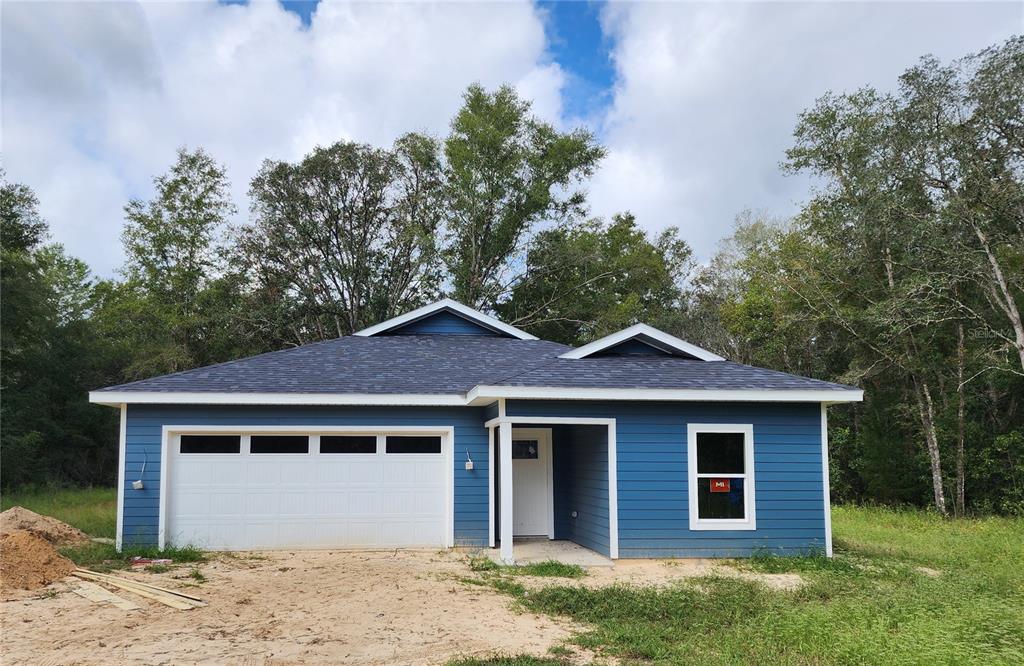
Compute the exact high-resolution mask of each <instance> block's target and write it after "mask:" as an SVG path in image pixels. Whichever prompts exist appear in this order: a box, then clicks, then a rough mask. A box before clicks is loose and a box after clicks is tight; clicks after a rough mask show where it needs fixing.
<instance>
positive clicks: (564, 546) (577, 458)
mask: <svg viewBox="0 0 1024 666" xmlns="http://www.w3.org/2000/svg"><path fill="white" fill-rule="evenodd" d="M502 407H503V406H501V405H499V415H498V417H497V418H494V419H491V420H490V421H487V423H486V426H487V429H488V439H489V450H490V454H491V460H492V461H493V464H492V465H489V470H490V474H489V514H490V546H491V548H492V549H494V550H493V551H492V556H493V557H495V559H498V560H500V561H501V562H503V563H506V564H514V563H520V564H522V563H529V562H531V561H543V560H548V559H555V560H558V561H565V562H567V563H576V564H582V565H584V566H602V565H603V566H608V565H610V564H611V563H612V560H614V559H616V558H618V527H617V525H618V516H617V492H616V485H617V484H616V455H615V419H610V418H609V419H605V418H585V417H579V418H573V417H537V416H523V417H517V416H506V415H505V414H504V413H503V412H504V410H503V409H502Z"/></svg>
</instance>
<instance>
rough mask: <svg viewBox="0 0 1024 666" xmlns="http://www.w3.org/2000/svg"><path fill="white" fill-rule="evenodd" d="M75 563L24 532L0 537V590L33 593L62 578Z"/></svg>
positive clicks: (34, 536) (42, 540)
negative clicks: (32, 591) (38, 588)
mask: <svg viewBox="0 0 1024 666" xmlns="http://www.w3.org/2000/svg"><path fill="white" fill-rule="evenodd" d="M74 570H75V563H74V562H72V561H71V560H69V559H68V558H66V557H64V556H63V555H61V554H60V553H58V552H57V551H56V549H55V548H54V547H53V545H52V544H51V543H50V542H49V541H47V540H46V539H43V538H41V537H39V536H36V535H35V534H33V533H31V532H26V531H25V530H14V531H13V532H9V533H5V534H3V536H0V590H2V591H4V592H7V591H9V590H13V589H18V590H34V589H36V588H37V587H43V586H44V585H49V584H50V583H52V582H54V581H56V580H60V579H61V578H64V577H65V576H67V575H68V574H70V573H71V572H72V571H74Z"/></svg>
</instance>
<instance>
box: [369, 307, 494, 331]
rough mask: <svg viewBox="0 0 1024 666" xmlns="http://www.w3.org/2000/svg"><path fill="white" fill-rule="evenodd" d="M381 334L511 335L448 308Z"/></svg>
mask: <svg viewBox="0 0 1024 666" xmlns="http://www.w3.org/2000/svg"><path fill="white" fill-rule="evenodd" d="M379 335H494V336H501V337H511V336H506V335H505V334H503V333H499V332H497V331H495V330H494V329H492V328H487V327H485V326H483V325H482V324H480V323H478V322H474V321H470V320H468V319H466V318H465V317H461V316H459V315H457V314H455V313H454V312H451V311H448V310H441V311H438V312H435V313H433V314H429V315H427V316H426V317H423V318H422V319H417V320H415V321H411V322H409V323H408V324H403V325H401V326H398V327H397V328H393V329H391V330H389V331H385V332H382V333H380V334H379Z"/></svg>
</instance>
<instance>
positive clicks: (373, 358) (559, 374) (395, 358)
mask: <svg viewBox="0 0 1024 666" xmlns="http://www.w3.org/2000/svg"><path fill="white" fill-rule="evenodd" d="M569 349H570V348H569V347H566V346H565V345H561V344H558V343H554V342H548V341H545V340H516V339H510V338H501V337H494V336H482V335H481V336H476V335H451V336H448V335H402V336H378V337H360V336H349V337H344V338H338V339H336V340H328V341H325V342H319V343H314V344H310V345H305V346H302V347H295V348H292V349H285V350H282V351H277V352H271V353H269V354H262V355H260V356H253V357H250V358H245V359H240V360H237V361H231V362H228V363H221V364H219V365H211V366H207V367H205V368H197V369H195V370H188V371H185V372H179V373H175V374H171V375H164V376H162V377H154V378H152V379H143V380H141V381H136V382H132V383H129V384H121V385H119V386H110V387H107V388H104V389H100V390H101V391H147V392H148V391H153V392H168V393H173V392H190V393H192V392H217V393H221V392H222V393H373V394H465V393H466V392H467V391H469V390H470V389H472V388H473V387H474V386H478V385H491V386H539V387H566V388H668V389H708V390H734V389H762V390H794V389H796V390H799V389H812V390H815V389H816V390H849V389H850V388H852V387H848V386H842V385H840V384H832V383H829V382H824V381H821V380H817V379H808V378H806V377H797V376H795V375H789V374H786V373H784V372H777V371H774V370H765V369H762V368H754V367H751V366H747V365H742V364H739V363H733V362H731V361H697V360H689V359H683V358H676V357H635V356H634V357H629V356H622V357H595V358H583V359H560V358H558V356H559V354H563V353H565V352H566V351H568V350H569Z"/></svg>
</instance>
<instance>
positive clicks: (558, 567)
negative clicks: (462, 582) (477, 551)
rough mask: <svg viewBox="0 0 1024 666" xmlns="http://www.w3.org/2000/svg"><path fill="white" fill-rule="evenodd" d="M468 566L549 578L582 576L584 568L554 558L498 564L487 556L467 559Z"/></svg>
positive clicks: (486, 570)
mask: <svg viewBox="0 0 1024 666" xmlns="http://www.w3.org/2000/svg"><path fill="white" fill-rule="evenodd" d="M469 568H470V569H472V570H473V571H476V572H493V573H501V574H510V575H513V576H542V577H549V578H582V577H583V576H586V575H587V572H586V570H585V569H584V568H583V567H581V566H580V565H578V564H563V563H562V562H557V561H555V560H545V561H544V562H533V563H531V564H516V565H506V564H498V563H497V562H495V561H494V560H492V559H490V558H489V557H473V558H470V560H469Z"/></svg>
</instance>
